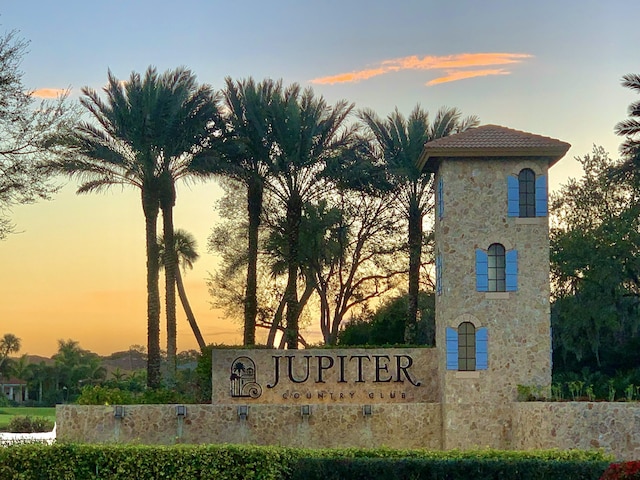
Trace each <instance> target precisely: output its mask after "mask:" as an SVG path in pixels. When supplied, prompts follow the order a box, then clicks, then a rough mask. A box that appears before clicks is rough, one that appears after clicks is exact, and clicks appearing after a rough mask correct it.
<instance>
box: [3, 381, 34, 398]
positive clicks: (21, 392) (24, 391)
mask: <svg viewBox="0 0 640 480" xmlns="http://www.w3.org/2000/svg"><path fill="white" fill-rule="evenodd" d="M0 391H1V392H2V394H3V395H4V396H5V397H7V398H8V399H9V400H11V401H14V402H17V403H23V402H24V401H25V400H27V398H29V390H28V388H27V382H25V381H24V380H20V379H18V378H0Z"/></svg>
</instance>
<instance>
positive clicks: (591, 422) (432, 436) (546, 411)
mask: <svg viewBox="0 0 640 480" xmlns="http://www.w3.org/2000/svg"><path fill="white" fill-rule="evenodd" d="M483 407H484V408H483V409H482V414H483V416H486V415H487V412H488V411H490V410H489V409H487V408H486V405H483ZM124 408H125V410H124V412H125V413H124V417H123V418H122V419H116V418H115V417H114V409H115V407H114V406H82V405H59V406H58V407H57V409H56V417H57V422H58V427H57V432H58V440H59V441H63V442H88V443H97V442H120V443H147V444H173V443H238V444H255V445H285V446H305V447H310V448H322V447H379V446H388V447H391V448H427V449H433V450H437V449H440V448H442V445H443V444H444V443H443V438H444V436H445V435H446V436H447V437H448V439H449V440H450V441H449V442H448V444H452V443H459V444H460V445H461V446H462V448H473V447H479V448H487V447H492V448H508V449H515V450H532V449H540V448H544V449H546V448H558V449H563V450H564V449H572V448H580V449H585V450H588V449H604V450H605V451H606V452H610V453H612V454H613V455H614V456H615V457H616V458H618V459H620V460H630V459H634V458H640V405H638V404H636V403H604V402H603V403H586V402H566V403H545V402H529V403H514V404H513V405H512V408H511V412H510V415H507V414H506V413H505V412H507V411H508V409H507V408H504V407H502V408H501V409H500V410H497V411H500V412H502V414H503V415H505V417H504V418H501V419H498V418H496V419H494V420H495V421H502V422H503V424H504V432H505V434H504V438H501V439H499V441H497V440H495V439H492V438H489V437H487V438H484V439H482V435H479V436H478V438H480V439H482V440H486V441H482V440H481V441H479V442H477V443H476V444H475V445H470V444H468V443H466V444H465V443H464V441H463V440H464V439H459V442H455V441H452V440H455V437H456V435H457V433H456V431H455V429H453V428H449V429H447V426H446V425H445V427H444V429H443V425H442V423H443V422H442V414H441V406H440V404H429V403H427V404H424V403H423V404H419V403H416V404H394V405H391V404H385V405H373V406H372V412H371V415H370V416H365V415H364V414H363V411H362V406H360V405H312V406H311V414H310V415H309V416H308V417H303V416H302V414H301V407H300V406H299V405H251V406H250V407H249V410H248V415H247V418H246V419H241V418H240V417H239V416H238V406H236V405H187V406H186V408H187V415H186V417H184V418H180V417H178V416H177V415H176V406H175V405H127V406H125V407H124ZM447 408H448V409H451V408H452V406H451V405H447ZM461 408H464V411H465V414H466V415H467V416H468V418H469V419H470V420H473V418H474V415H476V408H475V407H474V405H473V404H466V405H461Z"/></svg>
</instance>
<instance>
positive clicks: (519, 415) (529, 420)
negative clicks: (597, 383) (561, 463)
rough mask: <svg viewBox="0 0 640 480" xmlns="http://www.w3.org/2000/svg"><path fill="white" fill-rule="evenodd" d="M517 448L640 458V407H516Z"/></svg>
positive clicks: (537, 404)
mask: <svg viewBox="0 0 640 480" xmlns="http://www.w3.org/2000/svg"><path fill="white" fill-rule="evenodd" d="M513 448H514V449H521V450H531V449H538V448H558V449H561V450H564V449H569V448H577V449H581V450H589V449H594V448H601V449H603V450H605V451H606V452H609V453H612V454H613V455H614V456H615V457H616V458H617V459H619V460H637V459H639V458H640V405H639V404H638V403H623V402H612V403H608V402H596V403H587V402H557V403H551V402H549V403H546V402H545V403H543V402H523V403H516V404H514V409H513Z"/></svg>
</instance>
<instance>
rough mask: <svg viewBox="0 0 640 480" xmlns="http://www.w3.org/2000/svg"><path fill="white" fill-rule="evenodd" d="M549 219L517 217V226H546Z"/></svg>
mask: <svg viewBox="0 0 640 480" xmlns="http://www.w3.org/2000/svg"><path fill="white" fill-rule="evenodd" d="M548 221H549V219H548V218H547V217H516V225H546V224H547V222H548Z"/></svg>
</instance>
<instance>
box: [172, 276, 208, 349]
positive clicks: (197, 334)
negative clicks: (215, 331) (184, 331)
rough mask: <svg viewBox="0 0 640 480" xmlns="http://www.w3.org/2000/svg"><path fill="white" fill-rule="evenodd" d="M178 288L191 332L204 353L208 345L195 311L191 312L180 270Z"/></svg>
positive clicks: (177, 279) (177, 280) (177, 277)
mask: <svg viewBox="0 0 640 480" xmlns="http://www.w3.org/2000/svg"><path fill="white" fill-rule="evenodd" d="M176 286H177V287H178V296H179V297H180V302H181V303H182V308H184V313H185V314H186V315H187V320H188V321H189V325H191V330H193V335H194V336H195V337H196V341H197V342H198V346H199V347H200V351H203V350H204V348H205V347H206V346H207V344H206V343H205V341H204V338H203V337H202V333H201V332H200V327H198V323H197V322H196V317H195V316H194V315H193V310H191V305H189V299H188V298H187V292H186V291H185V289H184V283H182V274H181V273H180V269H179V268H178V269H176Z"/></svg>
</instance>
